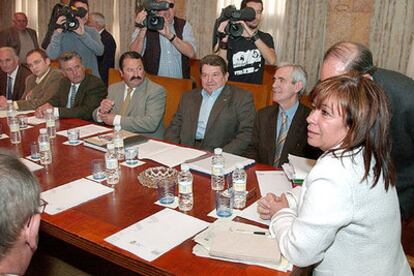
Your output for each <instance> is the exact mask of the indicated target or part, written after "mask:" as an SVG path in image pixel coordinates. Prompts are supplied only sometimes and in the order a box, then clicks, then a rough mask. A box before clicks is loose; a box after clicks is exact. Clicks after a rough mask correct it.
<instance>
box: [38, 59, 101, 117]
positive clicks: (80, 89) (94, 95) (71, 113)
mask: <svg viewBox="0 0 414 276" xmlns="http://www.w3.org/2000/svg"><path fill="white" fill-rule="evenodd" d="M59 62H60V66H61V68H62V70H63V73H64V74H65V76H66V78H63V79H62V80H61V82H60V84H59V91H58V92H57V93H56V94H55V95H54V96H53V97H52V98H50V99H49V100H48V102H47V103H45V104H43V105H42V106H40V107H38V108H37V109H36V116H39V117H41V116H43V115H44V114H45V113H46V110H47V109H49V108H52V109H53V110H54V114H55V116H57V117H59V118H80V119H83V120H89V121H92V112H93V110H94V109H95V108H97V107H98V106H99V103H100V102H101V101H102V100H103V99H104V98H105V97H106V94H107V91H106V87H105V84H104V83H103V82H102V80H101V79H99V78H97V77H95V76H93V75H90V74H86V73H85V67H84V66H83V64H82V59H81V57H80V56H79V55H78V54H77V53H75V52H65V53H63V54H62V55H61V56H60V57H59Z"/></svg>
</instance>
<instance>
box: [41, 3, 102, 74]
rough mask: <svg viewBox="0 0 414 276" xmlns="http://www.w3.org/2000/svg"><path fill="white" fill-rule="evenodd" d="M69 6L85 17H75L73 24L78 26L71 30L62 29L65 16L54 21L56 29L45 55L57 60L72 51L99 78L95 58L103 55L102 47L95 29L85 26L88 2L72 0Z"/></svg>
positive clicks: (65, 19)
mask: <svg viewBox="0 0 414 276" xmlns="http://www.w3.org/2000/svg"><path fill="white" fill-rule="evenodd" d="M69 5H70V6H73V7H75V8H76V9H78V10H77V12H78V13H82V12H84V13H85V15H84V16H83V17H79V16H75V18H76V20H77V22H75V23H78V24H79V26H78V27H77V28H76V29H73V30H67V29H64V28H65V27H64V25H65V23H66V21H67V16H65V15H61V16H59V17H58V19H57V21H56V25H57V28H56V29H55V31H54V32H53V35H52V38H51V41H50V44H49V46H47V49H46V53H47V55H48V56H49V57H50V58H51V59H57V58H58V57H59V56H60V55H61V54H62V53H63V52H67V51H74V52H76V53H78V54H79V55H80V56H81V57H82V61H83V64H84V66H85V67H86V68H90V69H91V70H92V74H93V75H95V76H97V77H99V71H98V62H97V59H96V57H97V56H100V55H102V54H103V52H104V46H103V44H102V42H101V37H100V35H99V33H98V32H97V31H96V29H94V28H91V27H89V26H86V25H85V23H86V22H87V21H88V11H89V5H88V1H87V0H72V1H71V2H70V4H69ZM82 9H84V11H83V10H82ZM85 11H86V12H85ZM62 24H63V25H62Z"/></svg>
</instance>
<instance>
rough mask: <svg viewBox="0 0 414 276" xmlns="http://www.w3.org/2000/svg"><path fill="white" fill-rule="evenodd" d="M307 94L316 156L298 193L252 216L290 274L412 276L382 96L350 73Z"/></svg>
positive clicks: (269, 200) (268, 202)
mask: <svg viewBox="0 0 414 276" xmlns="http://www.w3.org/2000/svg"><path fill="white" fill-rule="evenodd" d="M313 93H314V95H315V97H314V100H313V104H314V110H313V111H312V112H311V114H310V115H309V117H308V118H307V122H308V124H309V125H308V143H309V144H310V145H312V146H314V147H319V148H320V149H322V150H323V151H324V154H323V155H322V156H321V157H320V158H319V159H318V161H317V163H316V165H315V166H314V168H313V169H312V171H311V172H310V173H309V175H308V176H307V178H306V179H305V181H304V183H303V186H302V187H300V188H297V189H294V190H292V191H291V192H288V193H287V194H286V195H285V194H283V195H282V196H281V197H277V196H275V195H274V194H268V195H266V196H265V197H264V198H262V199H261V200H260V201H259V205H258V212H259V214H260V216H261V217H262V218H264V219H271V223H270V232H271V233H272V235H273V237H275V238H276V240H277V241H278V244H279V247H280V251H281V253H282V254H283V255H284V256H285V257H286V258H287V259H288V260H289V261H290V262H291V263H293V264H294V265H296V266H298V267H306V266H310V265H314V271H313V275H376V276H378V275H412V273H411V270H410V268H409V266H408V263H407V260H406V257H405V255H404V252H403V249H402V246H401V221H400V211H399V206H398V198H397V193H396V189H395V186H394V183H395V176H394V171H393V165H392V164H391V159H390V151H391V146H390V141H389V135H388V132H389V121H390V116H391V114H390V111H389V109H388V103H387V99H386V96H385V94H384V92H383V91H382V90H381V89H380V88H379V87H378V86H376V85H375V83H374V82H372V81H371V80H369V79H368V78H365V77H363V76H362V75H357V74H353V73H351V74H349V75H343V76H338V77H335V78H330V79H327V80H325V81H323V82H321V83H319V84H318V85H317V86H316V88H315V90H314V92H313ZM396 165H398V164H396Z"/></svg>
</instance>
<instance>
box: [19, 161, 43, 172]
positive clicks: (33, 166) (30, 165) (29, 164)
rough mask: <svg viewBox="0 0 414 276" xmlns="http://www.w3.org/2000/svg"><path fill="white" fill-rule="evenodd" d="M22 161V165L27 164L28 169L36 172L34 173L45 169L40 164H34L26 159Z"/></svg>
mask: <svg viewBox="0 0 414 276" xmlns="http://www.w3.org/2000/svg"><path fill="white" fill-rule="evenodd" d="M20 161H22V163H23V164H25V165H26V167H28V168H29V170H30V171H31V172H34V171H38V170H40V169H43V166H41V165H39V164H37V163H35V162H32V161H30V160H27V159H25V158H20Z"/></svg>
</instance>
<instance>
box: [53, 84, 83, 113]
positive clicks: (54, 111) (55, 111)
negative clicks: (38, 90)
mask: <svg viewBox="0 0 414 276" xmlns="http://www.w3.org/2000/svg"><path fill="white" fill-rule="evenodd" d="M73 85H75V87H76V92H78V90H79V85H80V83H70V88H69V94H68V101H67V102H66V106H69V104H70V99H71V97H72V86H73ZM75 99H76V96H75ZM72 107H73V106H71V107H70V108H72ZM53 114H54V115H55V117H56V118H59V108H58V107H55V108H53Z"/></svg>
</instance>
